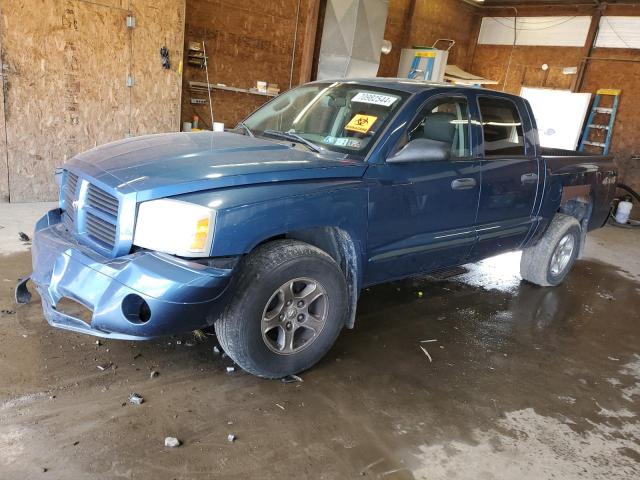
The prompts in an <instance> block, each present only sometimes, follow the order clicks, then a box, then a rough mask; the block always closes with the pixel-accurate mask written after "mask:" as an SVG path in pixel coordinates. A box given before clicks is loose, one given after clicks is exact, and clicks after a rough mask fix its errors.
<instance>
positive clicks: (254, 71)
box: [182, 0, 314, 128]
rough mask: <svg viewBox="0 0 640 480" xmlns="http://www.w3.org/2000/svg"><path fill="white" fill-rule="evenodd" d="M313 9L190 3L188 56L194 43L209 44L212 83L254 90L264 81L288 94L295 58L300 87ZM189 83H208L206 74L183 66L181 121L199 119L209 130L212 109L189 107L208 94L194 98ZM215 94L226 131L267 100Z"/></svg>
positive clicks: (229, 0) (307, 0)
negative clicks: (227, 127)
mask: <svg viewBox="0 0 640 480" xmlns="http://www.w3.org/2000/svg"><path fill="white" fill-rule="evenodd" d="M313 4H314V2H313V1H312V0H272V1H267V2H265V1H260V0H247V1H244V2H238V1H233V0H187V12H186V28H185V51H186V49H187V48H188V44H189V42H190V41H195V42H203V41H204V42H205V46H206V49H207V55H208V57H209V80H210V82H211V83H223V84H225V85H228V86H232V87H239V88H250V87H255V85H256V81H257V80H261V81H266V82H268V83H276V84H278V86H279V87H280V89H281V91H284V90H287V89H288V88H289V83H290V78H291V73H292V72H291V65H292V58H293V59H294V68H293V82H292V85H294V86H295V85H297V84H298V83H299V69H300V61H301V58H302V52H303V50H304V45H303V41H304V38H305V34H306V30H307V29H309V28H313V25H311V24H309V23H308V19H309V15H308V13H309V10H310V9H311V8H312V6H313ZM296 20H297V22H296ZM296 25H297V29H298V30H297V34H296ZM294 38H295V39H296V41H295V44H294ZM312 40H313V37H312ZM294 49H295V52H294ZM294 54H295V57H294ZM189 81H199V82H206V75H205V70H204V69H201V68H198V67H193V66H189V65H187V64H186V62H185V66H184V78H183V102H182V118H183V121H191V119H192V118H193V116H194V115H198V116H199V118H200V122H201V123H200V127H202V128H210V123H211V122H210V120H209V118H210V113H209V105H208V104H207V105H202V106H200V105H191V102H190V99H191V97H196V98H205V97H206V95H197V94H196V95H193V94H192V92H191V91H190V90H189ZM212 95H213V114H214V117H215V121H217V122H223V123H225V125H226V126H233V125H235V124H236V123H237V122H238V121H239V120H241V119H242V118H244V117H245V116H246V115H248V114H249V113H251V112H252V111H253V110H255V109H256V108H258V107H259V106H260V105H262V104H263V103H265V102H266V101H267V100H268V98H267V97H264V96H258V95H252V94H246V93H234V92H227V91H218V90H216V91H214V92H213V94H212Z"/></svg>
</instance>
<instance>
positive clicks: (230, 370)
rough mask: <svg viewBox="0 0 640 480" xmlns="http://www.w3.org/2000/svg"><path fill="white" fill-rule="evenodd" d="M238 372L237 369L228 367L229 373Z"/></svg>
mask: <svg viewBox="0 0 640 480" xmlns="http://www.w3.org/2000/svg"><path fill="white" fill-rule="evenodd" d="M235 371H236V367H227V373H233V372H235Z"/></svg>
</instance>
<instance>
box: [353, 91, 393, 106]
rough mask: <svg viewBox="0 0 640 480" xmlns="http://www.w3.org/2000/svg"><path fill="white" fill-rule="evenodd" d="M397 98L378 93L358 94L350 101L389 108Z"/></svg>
mask: <svg viewBox="0 0 640 480" xmlns="http://www.w3.org/2000/svg"><path fill="white" fill-rule="evenodd" d="M397 99H398V97H392V96H391V95H382V94H380V93H370V92H360V93H358V94H357V95H356V96H355V97H353V98H352V99H351V101H352V102H359V103H371V104H373V105H382V106H383V107H390V106H391V105H393V102H395V101H396V100H397Z"/></svg>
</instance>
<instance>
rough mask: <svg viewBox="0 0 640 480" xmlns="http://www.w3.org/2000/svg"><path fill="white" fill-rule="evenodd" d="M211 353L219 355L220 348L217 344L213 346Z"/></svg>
mask: <svg viewBox="0 0 640 480" xmlns="http://www.w3.org/2000/svg"><path fill="white" fill-rule="evenodd" d="M213 353H215V354H216V355H220V349H219V348H218V347H217V346H214V347H213Z"/></svg>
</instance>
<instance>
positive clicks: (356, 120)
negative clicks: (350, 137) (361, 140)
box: [344, 114, 378, 133]
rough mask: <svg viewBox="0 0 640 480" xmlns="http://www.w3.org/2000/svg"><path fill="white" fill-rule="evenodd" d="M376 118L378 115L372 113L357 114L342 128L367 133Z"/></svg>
mask: <svg viewBox="0 0 640 480" xmlns="http://www.w3.org/2000/svg"><path fill="white" fill-rule="evenodd" d="M377 119H378V117H374V116H373V115H362V114H357V115H354V117H353V118H352V119H351V121H350V122H349V123H347V124H346V125H345V127H344V129H345V130H349V131H352V132H358V133H367V132H368V131H369V130H371V127H373V124H374V123H375V122H376V120H377Z"/></svg>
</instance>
